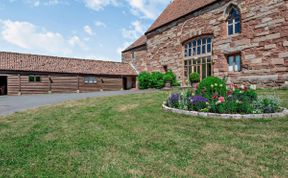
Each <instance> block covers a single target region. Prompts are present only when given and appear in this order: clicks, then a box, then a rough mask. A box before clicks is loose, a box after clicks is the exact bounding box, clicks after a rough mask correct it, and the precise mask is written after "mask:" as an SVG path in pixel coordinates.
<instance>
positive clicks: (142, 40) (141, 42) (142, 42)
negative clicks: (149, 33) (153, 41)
mask: <svg viewBox="0 0 288 178" xmlns="http://www.w3.org/2000/svg"><path fill="white" fill-rule="evenodd" d="M146 40H147V39H146V36H145V35H142V36H141V37H140V38H138V39H137V40H136V41H135V42H134V43H133V44H132V45H130V46H129V47H128V48H126V49H125V50H124V51H123V52H125V51H129V50H131V49H133V48H136V47H139V46H142V45H145V44H146Z"/></svg>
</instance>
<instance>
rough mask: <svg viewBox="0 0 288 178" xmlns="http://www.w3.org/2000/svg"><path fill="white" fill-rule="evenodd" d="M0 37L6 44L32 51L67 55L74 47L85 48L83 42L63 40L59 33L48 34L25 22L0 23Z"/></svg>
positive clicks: (78, 39)
mask: <svg viewBox="0 0 288 178" xmlns="http://www.w3.org/2000/svg"><path fill="white" fill-rule="evenodd" d="M0 22H1V23H0V24H1V26H2V28H1V37H2V38H3V39H4V40H5V41H6V42H8V43H10V44H12V45H15V46H17V47H20V48H22V49H26V50H27V49H28V50H33V51H39V52H44V53H47V52H48V53H53V54H57V55H58V54H59V53H60V54H62V55H67V54H71V53H72V52H73V49H74V47H80V48H81V49H82V48H83V49H84V48H85V44H84V42H82V40H81V39H80V38H79V37H78V36H73V37H71V38H70V39H65V38H64V37H63V35H61V34H60V33H55V32H50V31H47V30H45V29H43V28H41V27H38V26H36V25H34V24H32V23H29V22H25V21H11V20H5V21H0Z"/></svg>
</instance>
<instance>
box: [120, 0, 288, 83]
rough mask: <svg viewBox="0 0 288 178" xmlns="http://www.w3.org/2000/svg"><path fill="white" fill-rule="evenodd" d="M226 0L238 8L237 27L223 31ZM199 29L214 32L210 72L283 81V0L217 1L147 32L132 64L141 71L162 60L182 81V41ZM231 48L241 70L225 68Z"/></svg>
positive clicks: (287, 67) (286, 68)
mask: <svg viewBox="0 0 288 178" xmlns="http://www.w3.org/2000/svg"><path fill="white" fill-rule="evenodd" d="M231 4H234V5H236V6H238V7H239V9H240V11H241V26H242V28H241V31H242V32H241V34H239V35H233V36H228V35H227V21H226V19H227V14H226V9H227V7H229V6H230V5H231ZM202 35H211V36H213V56H212V57H213V61H214V65H213V75H215V76H219V77H223V76H228V77H229V79H230V80H232V81H233V82H236V83H240V82H241V83H242V82H246V83H255V84H258V85H265V86H280V85H283V84H284V83H285V82H287V81H288V1H287V0H253V1H252V0H230V1H229V0H222V1H218V2H217V3H214V4H212V5H210V6H208V7H205V8H202V9H201V11H197V12H195V13H193V14H190V15H189V16H186V17H184V18H182V19H179V20H178V21H175V22H173V23H170V24H169V25H166V26H164V27H162V28H160V29H158V30H156V31H153V32H151V33H149V34H147V54H146V55H147V56H146V57H143V58H139V59H140V61H138V60H139V59H136V61H134V62H133V64H135V66H136V68H137V69H139V70H140V71H142V70H148V71H161V70H163V66H164V65H167V66H168V68H170V69H172V70H173V71H174V72H175V73H176V74H177V76H178V78H179V79H180V80H181V81H182V83H183V85H185V80H186V78H185V76H184V52H183V51H184V45H183V44H184V43H185V42H186V41H187V40H190V39H193V38H195V37H199V36H202ZM234 53H240V54H241V61H242V66H241V67H242V70H241V72H228V64H227V55H229V54H234ZM142 55H143V56H145V55H144V54H142ZM123 56H124V57H123V58H124V59H125V54H123ZM142 59H143V60H142ZM144 66H145V67H144Z"/></svg>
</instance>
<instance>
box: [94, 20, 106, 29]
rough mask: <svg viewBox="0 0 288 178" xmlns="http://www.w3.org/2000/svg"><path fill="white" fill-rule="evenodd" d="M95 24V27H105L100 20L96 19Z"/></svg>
mask: <svg viewBox="0 0 288 178" xmlns="http://www.w3.org/2000/svg"><path fill="white" fill-rule="evenodd" d="M95 25H96V27H104V28H105V27H106V24H105V23H104V22H101V21H96V22H95Z"/></svg>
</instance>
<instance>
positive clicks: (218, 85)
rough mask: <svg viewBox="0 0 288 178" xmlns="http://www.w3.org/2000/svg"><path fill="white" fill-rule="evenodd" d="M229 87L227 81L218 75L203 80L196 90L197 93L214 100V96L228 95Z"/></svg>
mask: <svg viewBox="0 0 288 178" xmlns="http://www.w3.org/2000/svg"><path fill="white" fill-rule="evenodd" d="M226 93H227V88H226V84H225V82H224V81H223V80H222V79H220V78H218V77H207V78H205V79H204V80H202V81H201V82H200V84H199V87H198V89H197V91H196V94H197V95H201V96H203V97H205V98H208V99H209V100H212V96H214V95H218V96H223V97H226Z"/></svg>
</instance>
